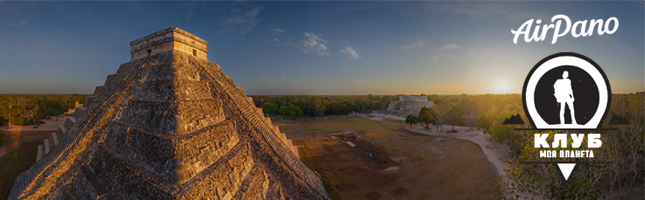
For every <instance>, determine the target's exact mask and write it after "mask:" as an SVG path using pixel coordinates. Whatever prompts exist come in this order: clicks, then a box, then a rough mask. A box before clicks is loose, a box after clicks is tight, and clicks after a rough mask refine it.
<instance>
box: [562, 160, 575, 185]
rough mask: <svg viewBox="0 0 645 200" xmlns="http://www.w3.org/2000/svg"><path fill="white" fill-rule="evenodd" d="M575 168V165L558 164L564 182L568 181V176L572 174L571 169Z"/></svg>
mask: <svg viewBox="0 0 645 200" xmlns="http://www.w3.org/2000/svg"><path fill="white" fill-rule="evenodd" d="M575 167H576V163H558V168H559V169H560V172H562V176H564V180H565V181H566V180H568V179H569V176H571V172H573V169H574V168H575Z"/></svg>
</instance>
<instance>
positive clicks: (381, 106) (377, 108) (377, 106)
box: [374, 101, 383, 110]
mask: <svg viewBox="0 0 645 200" xmlns="http://www.w3.org/2000/svg"><path fill="white" fill-rule="evenodd" d="M374 109H376V110H381V109H383V103H382V102H380V101H379V102H376V103H374Z"/></svg>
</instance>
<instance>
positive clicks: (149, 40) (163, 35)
mask: <svg viewBox="0 0 645 200" xmlns="http://www.w3.org/2000/svg"><path fill="white" fill-rule="evenodd" d="M207 46H208V42H206V41H205V40H203V39H201V38H199V37H197V36H195V35H193V34H191V33H188V32H186V31H183V30H181V29H178V28H176V27H171V28H167V29H164V30H161V31H158V32H156V33H153V34H150V35H147V36H145V37H143V38H140V39H138V40H135V41H132V42H131V43H130V54H131V60H135V59H140V58H144V57H147V56H151V55H156V54H158V53H161V52H165V51H170V50H176V51H181V52H184V53H187V54H190V55H193V56H196V57H198V58H203V59H207V57H208V49H207Z"/></svg>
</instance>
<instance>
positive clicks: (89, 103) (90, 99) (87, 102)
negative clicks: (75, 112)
mask: <svg viewBox="0 0 645 200" xmlns="http://www.w3.org/2000/svg"><path fill="white" fill-rule="evenodd" d="M94 100H96V97H95V96H89V97H86V98H85V103H84V104H83V107H86V108H91V106H92V102H94Z"/></svg>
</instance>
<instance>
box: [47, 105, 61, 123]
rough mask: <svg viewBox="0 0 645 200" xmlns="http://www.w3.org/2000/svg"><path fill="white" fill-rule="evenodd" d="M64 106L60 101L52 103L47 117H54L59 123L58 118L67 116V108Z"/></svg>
mask: <svg viewBox="0 0 645 200" xmlns="http://www.w3.org/2000/svg"><path fill="white" fill-rule="evenodd" d="M63 106H64V105H61V103H60V102H59V101H52V102H51V104H50V106H49V112H48V113H47V115H49V116H54V117H55V118H56V121H58V116H60V115H62V114H65V108H64V107H63Z"/></svg>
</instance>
